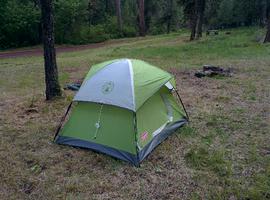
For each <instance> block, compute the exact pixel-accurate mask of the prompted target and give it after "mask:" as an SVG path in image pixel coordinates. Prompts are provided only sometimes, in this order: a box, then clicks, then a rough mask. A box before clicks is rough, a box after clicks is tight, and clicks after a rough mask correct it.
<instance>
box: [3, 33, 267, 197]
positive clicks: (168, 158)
mask: <svg viewBox="0 0 270 200" xmlns="http://www.w3.org/2000/svg"><path fill="white" fill-rule="evenodd" d="M261 35H262V30H260V29H257V28H243V29H235V30H232V34H231V35H225V33H224V32H220V35H219V36H211V37H204V38H203V39H202V40H200V41H195V42H188V33H187V32H185V31H183V32H179V33H172V34H169V35H160V36H147V37H145V38H135V39H134V38H133V39H124V40H121V42H119V44H113V45H110V46H108V47H101V48H97V49H89V50H83V51H78V52H69V53H61V54H59V55H58V56H57V62H58V66H59V76H60V82H61V85H62V86H63V85H64V84H66V83H70V82H73V81H76V80H78V79H82V78H83V77H84V76H85V74H86V73H87V72H88V70H89V67H90V66H91V65H92V64H94V63H98V62H101V61H104V60H108V59H114V58H119V57H120V58H121V57H129V58H138V59H143V60H146V61H148V62H151V63H153V64H155V65H157V66H159V67H161V68H163V69H165V70H168V71H170V72H171V73H173V74H174V75H175V76H176V79H177V85H178V88H179V90H180V93H181V96H182V97H183V101H184V102H185V104H186V106H187V110H188V112H189V115H190V117H191V122H190V124H189V125H188V126H186V127H184V128H182V129H181V130H179V131H178V132H177V134H175V135H173V136H172V137H170V138H168V140H166V141H165V142H164V143H162V144H161V145H160V146H159V147H158V148H157V149H156V150H155V151H154V152H153V153H152V154H151V155H150V156H149V157H148V158H147V159H146V160H145V161H144V162H143V163H142V165H141V168H135V167H132V166H130V165H129V164H126V163H124V162H122V161H119V160H117V159H114V158H111V157H109V156H105V155H101V154H97V153H94V152H92V151H87V150H82V149H75V148H71V147H64V146H59V145H55V144H53V143H52V138H53V134H54V131H55V128H56V127H57V125H58V122H59V120H60V118H61V116H62V115H63V113H64V111H65V109H66V106H67V105H68V103H69V102H70V100H71V99H72V97H73V95H74V94H73V93H72V92H68V91H65V92H64V97H63V98H59V99H57V100H54V101H51V102H45V101H44V70H43V59H42V57H22V58H12V59H1V60H0V84H1V87H0V92H1V94H2V95H1V96H0V100H1V102H0V112H1V115H0V137H1V140H0V199H245V200H247V199H259V200H260V199H269V198H270V192H269V191H270V189H269V188H270V148H269V144H270V137H269V133H270V127H269V117H270V116H269V113H270V111H269V108H270V105H269V94H270V91H269V85H270V82H269V76H270V68H269V66H270V56H269V55H270V46H269V45H264V44H261V43H259V42H258V41H257V40H258V38H260V37H261ZM203 64H213V65H219V66H223V67H232V68H233V76H232V77H228V78H221V77H218V78H202V79H198V78H195V77H194V76H193V73H194V71H195V70H196V69H198V68H199V67H201V66H202V65H203Z"/></svg>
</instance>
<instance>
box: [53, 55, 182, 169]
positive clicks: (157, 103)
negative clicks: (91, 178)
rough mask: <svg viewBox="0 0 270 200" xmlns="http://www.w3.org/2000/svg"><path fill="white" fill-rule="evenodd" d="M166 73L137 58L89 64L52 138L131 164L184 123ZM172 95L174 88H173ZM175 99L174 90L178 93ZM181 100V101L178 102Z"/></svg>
mask: <svg viewBox="0 0 270 200" xmlns="http://www.w3.org/2000/svg"><path fill="white" fill-rule="evenodd" d="M174 92H176V93H177V91H176V90H175V80H174V78H173V76H172V75H171V74H169V73H168V72H165V71H163V70H161V69H159V68H157V67H154V66H152V65H150V64H148V63H146V62H143V61H140V60H130V59H119V60H112V61H107V62H103V63H100V64H97V65H94V66H93V67H92V68H91V70H90V71H89V73H88V74H87V76H86V78H85V79H84V81H83V83H82V85H81V87H80V89H79V91H78V92H77V94H76V95H75V97H74V99H73V102H72V103H71V104H73V106H71V104H70V106H69V108H68V110H67V113H66V115H65V116H64V118H67V117H66V116H67V114H68V113H69V110H70V108H71V107H72V111H71V112H70V114H69V117H68V119H66V120H65V121H66V122H65V124H64V125H63V126H62V123H61V124H60V126H59V128H58V130H57V133H56V136H55V142H56V143H58V144H64V145H71V146H76V147H82V148H89V149H92V150H95V151H98V152H102V153H105V154H108V155H111V156H113V157H116V158H119V159H121V160H125V161H128V162H130V163H132V164H134V165H136V166H138V165H139V163H140V162H141V161H142V160H143V159H144V158H145V157H146V156H147V155H148V154H149V153H150V152H151V151H152V150H153V149H154V148H155V147H156V146H157V145H158V144H160V143H161V142H162V141H163V140H164V139H166V138H167V137H168V136H169V135H170V134H172V133H173V132H175V130H176V129H178V128H180V127H181V126H183V125H184V124H185V123H187V114H186V112H185V109H184V107H183V104H182V106H180V105H179V104H178V103H177V101H176V99H175V98H174V96H173V93H174ZM177 95H178V93H177ZM178 97H179V100H180V102H181V99H180V96H179V95H178ZM181 103H182V102H181Z"/></svg>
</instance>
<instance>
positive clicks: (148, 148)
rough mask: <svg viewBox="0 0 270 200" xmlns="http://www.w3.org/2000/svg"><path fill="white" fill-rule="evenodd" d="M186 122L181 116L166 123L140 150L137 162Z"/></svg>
mask: <svg viewBox="0 0 270 200" xmlns="http://www.w3.org/2000/svg"><path fill="white" fill-rule="evenodd" d="M186 123H188V119H186V118H183V119H181V120H179V121H176V122H174V123H172V124H169V125H167V126H166V127H165V128H164V129H163V130H162V131H161V132H160V133H159V134H158V135H156V136H155V137H154V138H153V139H152V140H151V141H150V142H149V143H148V144H147V145H146V146H145V147H144V148H143V149H142V150H141V151H140V152H139V163H140V162H142V161H143V160H144V159H145V158H146V157H147V156H148V155H149V154H150V153H151V152H152V151H153V150H154V149H155V148H156V147H157V146H158V145H159V144H160V143H161V142H163V141H164V140H165V139H166V138H168V137H169V136H170V135H172V134H173V133H174V132H175V131H176V130H177V129H179V128H180V127H182V126H184V125H185V124H186Z"/></svg>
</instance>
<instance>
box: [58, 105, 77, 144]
mask: <svg viewBox="0 0 270 200" xmlns="http://www.w3.org/2000/svg"><path fill="white" fill-rule="evenodd" d="M72 103H73V102H71V103H70V104H69V106H68V108H67V111H66V113H65V115H64V116H63V117H62V119H61V121H60V123H59V125H58V127H57V129H56V133H55V135H54V138H53V141H55V138H56V137H57V135H58V133H59V131H60V129H61V128H62V125H63V122H64V121H65V119H66V116H67V114H68V112H69V110H70V108H71V105H72Z"/></svg>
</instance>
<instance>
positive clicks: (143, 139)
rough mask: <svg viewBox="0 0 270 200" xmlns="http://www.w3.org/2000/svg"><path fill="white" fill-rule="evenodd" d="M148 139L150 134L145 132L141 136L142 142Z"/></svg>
mask: <svg viewBox="0 0 270 200" xmlns="http://www.w3.org/2000/svg"><path fill="white" fill-rule="evenodd" d="M147 138H148V132H147V131H145V132H143V133H142V135H141V140H142V141H145V140H147Z"/></svg>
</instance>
